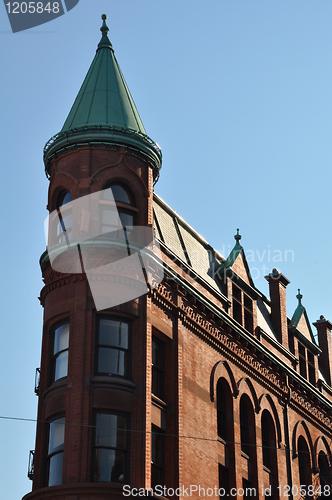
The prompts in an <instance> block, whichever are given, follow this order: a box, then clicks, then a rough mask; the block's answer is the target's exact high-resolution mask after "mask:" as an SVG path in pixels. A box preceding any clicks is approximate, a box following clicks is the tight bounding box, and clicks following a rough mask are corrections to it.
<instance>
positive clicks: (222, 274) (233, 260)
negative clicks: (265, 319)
mask: <svg viewBox="0 0 332 500" xmlns="http://www.w3.org/2000/svg"><path fill="white" fill-rule="evenodd" d="M241 238H242V237H241V235H240V234H239V229H237V233H236V235H235V236H234V239H235V245H234V247H233V249H232V251H231V252H230V254H229V256H228V257H227V259H226V260H225V261H224V262H223V263H222V264H221V265H220V267H219V269H218V272H217V275H218V277H219V279H220V281H221V282H222V286H223V289H224V293H225V295H227V297H228V299H229V300H230V303H231V306H230V311H229V313H230V315H231V316H232V317H233V319H234V320H235V321H236V322H237V323H239V324H240V325H242V326H243V328H244V329H245V330H247V331H248V332H249V333H251V334H254V332H255V331H256V327H257V299H258V298H259V297H260V296H261V295H260V293H259V292H258V291H257V290H256V288H255V285H254V282H253V280H252V277H251V274H250V270H249V266H248V262H247V259H246V256H245V253H244V249H243V247H242V246H241V245H240V240H241Z"/></svg>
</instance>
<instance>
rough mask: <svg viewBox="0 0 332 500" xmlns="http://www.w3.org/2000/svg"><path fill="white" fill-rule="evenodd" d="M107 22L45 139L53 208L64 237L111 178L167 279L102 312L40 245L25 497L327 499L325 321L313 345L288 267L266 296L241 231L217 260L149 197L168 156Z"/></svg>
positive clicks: (330, 419)
mask: <svg viewBox="0 0 332 500" xmlns="http://www.w3.org/2000/svg"><path fill="white" fill-rule="evenodd" d="M105 19H106V18H105V17H103V26H102V28H101V31H102V38H101V41H100V43H99V45H98V48H97V52H96V55H95V58H94V60H93V62H92V65H91V67H90V69H89V71H88V73H87V76H86V78H85V80H84V82H83V85H82V87H81V89H80V91H79V93H78V95H77V98H76V100H75V102H74V105H73V107H72V109H71V111H70V113H69V115H68V117H67V119H66V121H65V124H64V126H63V128H62V130H61V132H60V133H59V134H57V135H56V136H54V137H53V138H52V139H51V140H50V141H49V142H48V143H47V144H46V146H45V151H44V161H45V169H46V175H47V176H48V178H49V179H50V186H49V194H48V210H49V212H50V213H54V211H55V212H58V213H61V222H60V224H59V226H58V237H59V241H65V239H67V238H69V239H70V238H71V236H73V237H74V236H75V235H74V233H75V231H76V230H77V228H75V226H74V225H72V224H71V216H72V214H71V207H72V206H73V202H74V201H75V200H77V199H79V198H81V197H83V196H86V195H89V194H92V193H99V192H101V193H102V192H103V190H105V189H106V188H111V190H112V193H113V196H114V200H115V203H116V206H117V210H118V212H119V216H120V219H121V222H122V224H123V226H126V225H127V226H131V225H137V226H143V227H148V228H149V227H150V228H153V229H154V232H155V236H156V238H157V240H158V241H159V244H160V249H161V254H162V262H163V272H164V279H163V281H162V282H161V283H160V284H159V285H157V286H156V287H154V288H153V287H151V288H150V289H149V291H148V293H145V294H144V295H142V296H140V297H138V298H136V299H133V300H131V301H128V302H125V303H123V304H119V305H117V306H114V307H112V308H109V309H105V310H102V311H97V310H96V307H95V302H94V299H93V296H92V293H91V287H90V286H89V283H88V280H87V275H86V274H84V273H78V272H77V270H75V269H74V268H73V269H67V272H59V271H57V270H55V269H53V268H52V266H51V264H50V259H49V255H48V253H47V252H44V253H43V255H42V256H41V259H40V264H41V269H42V275H43V281H44V287H43V289H42V291H41V296H40V300H41V304H42V306H43V308H44V324H43V340H42V354H41V367H40V370H38V374H39V373H40V378H39V376H38V377H37V383H36V392H37V393H38V424H37V434H36V445H35V450H34V452H31V462H30V469H29V477H31V479H32V480H33V487H32V493H29V494H27V495H26V496H25V497H24V499H25V500H41V499H45V500H46V499H57V500H69V499H70V500H106V499H107V500H109V499H111V498H112V499H113V498H114V499H117V498H123V486H124V485H129V486H128V488H127V489H126V490H125V493H126V494H127V492H128V495H131V496H132V497H134V496H135V493H137V491H136V490H134V491H130V488H134V487H135V488H151V487H155V486H156V485H162V486H165V487H166V488H167V491H166V490H164V491H163V496H165V497H171V496H172V488H173V489H176V488H185V489H186V488H190V485H192V490H191V496H193V497H194V498H198V497H199V496H204V493H205V496H212V497H213V498H218V497H219V494H218V493H216V490H215V487H217V489H218V488H224V490H225V493H226V494H229V492H230V491H232V492H234V491H235V490H234V488H235V489H237V491H238V495H237V498H241V496H245V497H248V496H250V492H249V490H247V488H254V489H255V494H253V495H251V496H252V497H254V498H259V497H260V498H263V497H268V496H271V497H272V498H273V499H276V498H278V497H283V496H290V497H292V498H294V499H298V498H300V496H301V495H300V485H304V487H305V488H304V489H305V490H306V493H307V496H308V497H310V496H315V497H316V496H317V493H318V492H319V487H321V490H322V491H323V492H325V496H329V493H330V491H329V487H330V484H331V482H332V476H331V473H330V464H331V446H332V443H331V437H332V388H331V385H332V351H331V329H332V324H331V323H330V322H329V321H328V320H327V319H325V318H324V317H323V316H321V317H320V319H319V320H317V321H316V322H315V323H314V326H315V328H316V329H317V335H318V345H317V343H316V342H315V338H314V334H313V331H312V328H311V326H310V322H309V320H308V317H307V313H306V309H305V307H304V306H303V304H302V296H301V294H300V291H299V294H298V296H297V298H298V306H297V308H296V310H295V312H294V314H293V315H292V316H291V317H289V316H287V312H286V288H287V285H288V283H289V281H288V279H287V278H286V277H285V276H284V275H283V274H281V273H280V272H279V271H277V270H276V269H273V270H271V273H270V274H269V275H268V276H266V279H267V280H268V283H269V290H270V298H267V297H265V296H264V295H263V294H262V293H261V292H260V291H259V290H258V289H257V288H256V287H255V285H254V283H253V280H252V278H251V275H250V270H249V267H248V264H247V261H246V257H245V250H244V249H243V247H242V246H241V244H240V240H241V236H240V235H239V232H237V234H236V235H235V244H234V248H233V250H232V251H231V253H230V255H229V256H222V255H220V254H218V252H216V251H215V250H214V249H213V248H212V247H211V246H209V245H208V243H207V242H206V241H205V240H204V239H203V238H201V237H200V236H199V235H198V234H197V233H196V232H195V231H194V230H193V229H192V228H191V227H190V226H189V225H188V224H186V222H185V221H184V220H183V219H181V218H180V217H179V216H178V215H177V214H176V213H175V212H174V211H172V209H171V208H170V207H169V206H168V205H166V203H165V202H164V201H162V200H161V199H160V198H159V197H158V196H157V195H156V194H155V193H154V184H155V183H156V181H157V180H158V177H159V173H160V167H161V151H160V149H159V147H158V146H157V144H155V143H154V142H153V141H152V140H151V139H149V137H148V136H147V135H146V132H145V129H144V126H143V124H142V121H141V119H140V117H139V114H138V112H137V109H136V107H135V104H134V101H133V99H132V97H131V95H130V92H129V90H128V87H127V85H126V82H125V80H124V78H123V75H122V73H121V70H120V68H119V65H118V63H117V61H116V59H115V56H114V51H113V48H112V45H111V43H110V41H109V39H108V36H107V33H108V28H107V26H106V22H105ZM101 196H102V195H101ZM102 203H103V204H104V205H103V206H105V207H107V205H108V204H109V203H110V201H109V200H107V199H102ZM102 224H105V225H106V226H107V224H109V221H108V220H107V217H106V216H105V220H104V219H103V218H102ZM62 238H63V239H62ZM226 257H227V258H226ZM150 266H151V271H154V272H157V273H158V272H159V271H158V269H157V267H156V269H153V266H154V262H152V261H151V262H150ZM74 271H75V272H74ZM107 279H109V278H107ZM114 279H115V281H116V280H117V277H116V276H115V277H114ZM116 282H117V283H119V280H118V281H116ZM196 487H197V488H201V490H200V491H199V490H198V491H195V489H196ZM267 488H269V490H265V489H267ZM324 488H325V489H324ZM212 490H213V492H212ZM185 491H188V490H185ZM252 491H254V490H252ZM313 492H314V494H313ZM189 493H190V490H189ZM173 496H174V497H175V496H176V495H175V494H174V495H173ZM182 496H185V493H184V494H183V495H182ZM232 496H234V494H232ZM302 496H303V495H302ZM235 497H236V494H235Z"/></svg>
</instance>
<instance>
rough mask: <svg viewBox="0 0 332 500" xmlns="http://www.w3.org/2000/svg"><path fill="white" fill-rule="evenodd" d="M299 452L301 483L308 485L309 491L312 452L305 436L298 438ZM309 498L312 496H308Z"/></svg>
mask: <svg viewBox="0 0 332 500" xmlns="http://www.w3.org/2000/svg"><path fill="white" fill-rule="evenodd" d="M298 454H299V475H300V484H301V485H304V486H305V487H306V491H308V488H307V487H308V486H310V485H311V484H312V481H311V463H310V453H309V448H308V445H307V443H306V440H305V439H304V437H303V436H300V437H299V439H298ZM307 498H310V496H308V497H307Z"/></svg>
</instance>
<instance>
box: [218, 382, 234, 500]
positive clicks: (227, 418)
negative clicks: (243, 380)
mask: <svg viewBox="0 0 332 500" xmlns="http://www.w3.org/2000/svg"><path fill="white" fill-rule="evenodd" d="M217 429H218V436H219V438H220V439H219V447H220V451H219V455H220V457H222V458H220V459H219V464H218V467H219V489H220V490H224V491H225V494H226V496H227V495H229V489H230V488H231V487H233V486H235V484H233V483H234V481H233V479H234V477H235V457H234V419H233V398H232V393H231V390H230V388H229V385H228V383H227V381H226V380H225V379H224V378H220V379H219V380H218V382H217ZM230 483H231V484H230Z"/></svg>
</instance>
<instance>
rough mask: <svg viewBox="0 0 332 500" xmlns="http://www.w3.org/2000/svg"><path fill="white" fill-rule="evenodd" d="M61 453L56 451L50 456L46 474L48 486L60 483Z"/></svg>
mask: <svg viewBox="0 0 332 500" xmlns="http://www.w3.org/2000/svg"><path fill="white" fill-rule="evenodd" d="M62 463H63V453H57V454H56V455H54V456H53V457H51V458H50V469H49V474H48V486H56V485H57V484H61V483H62Z"/></svg>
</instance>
